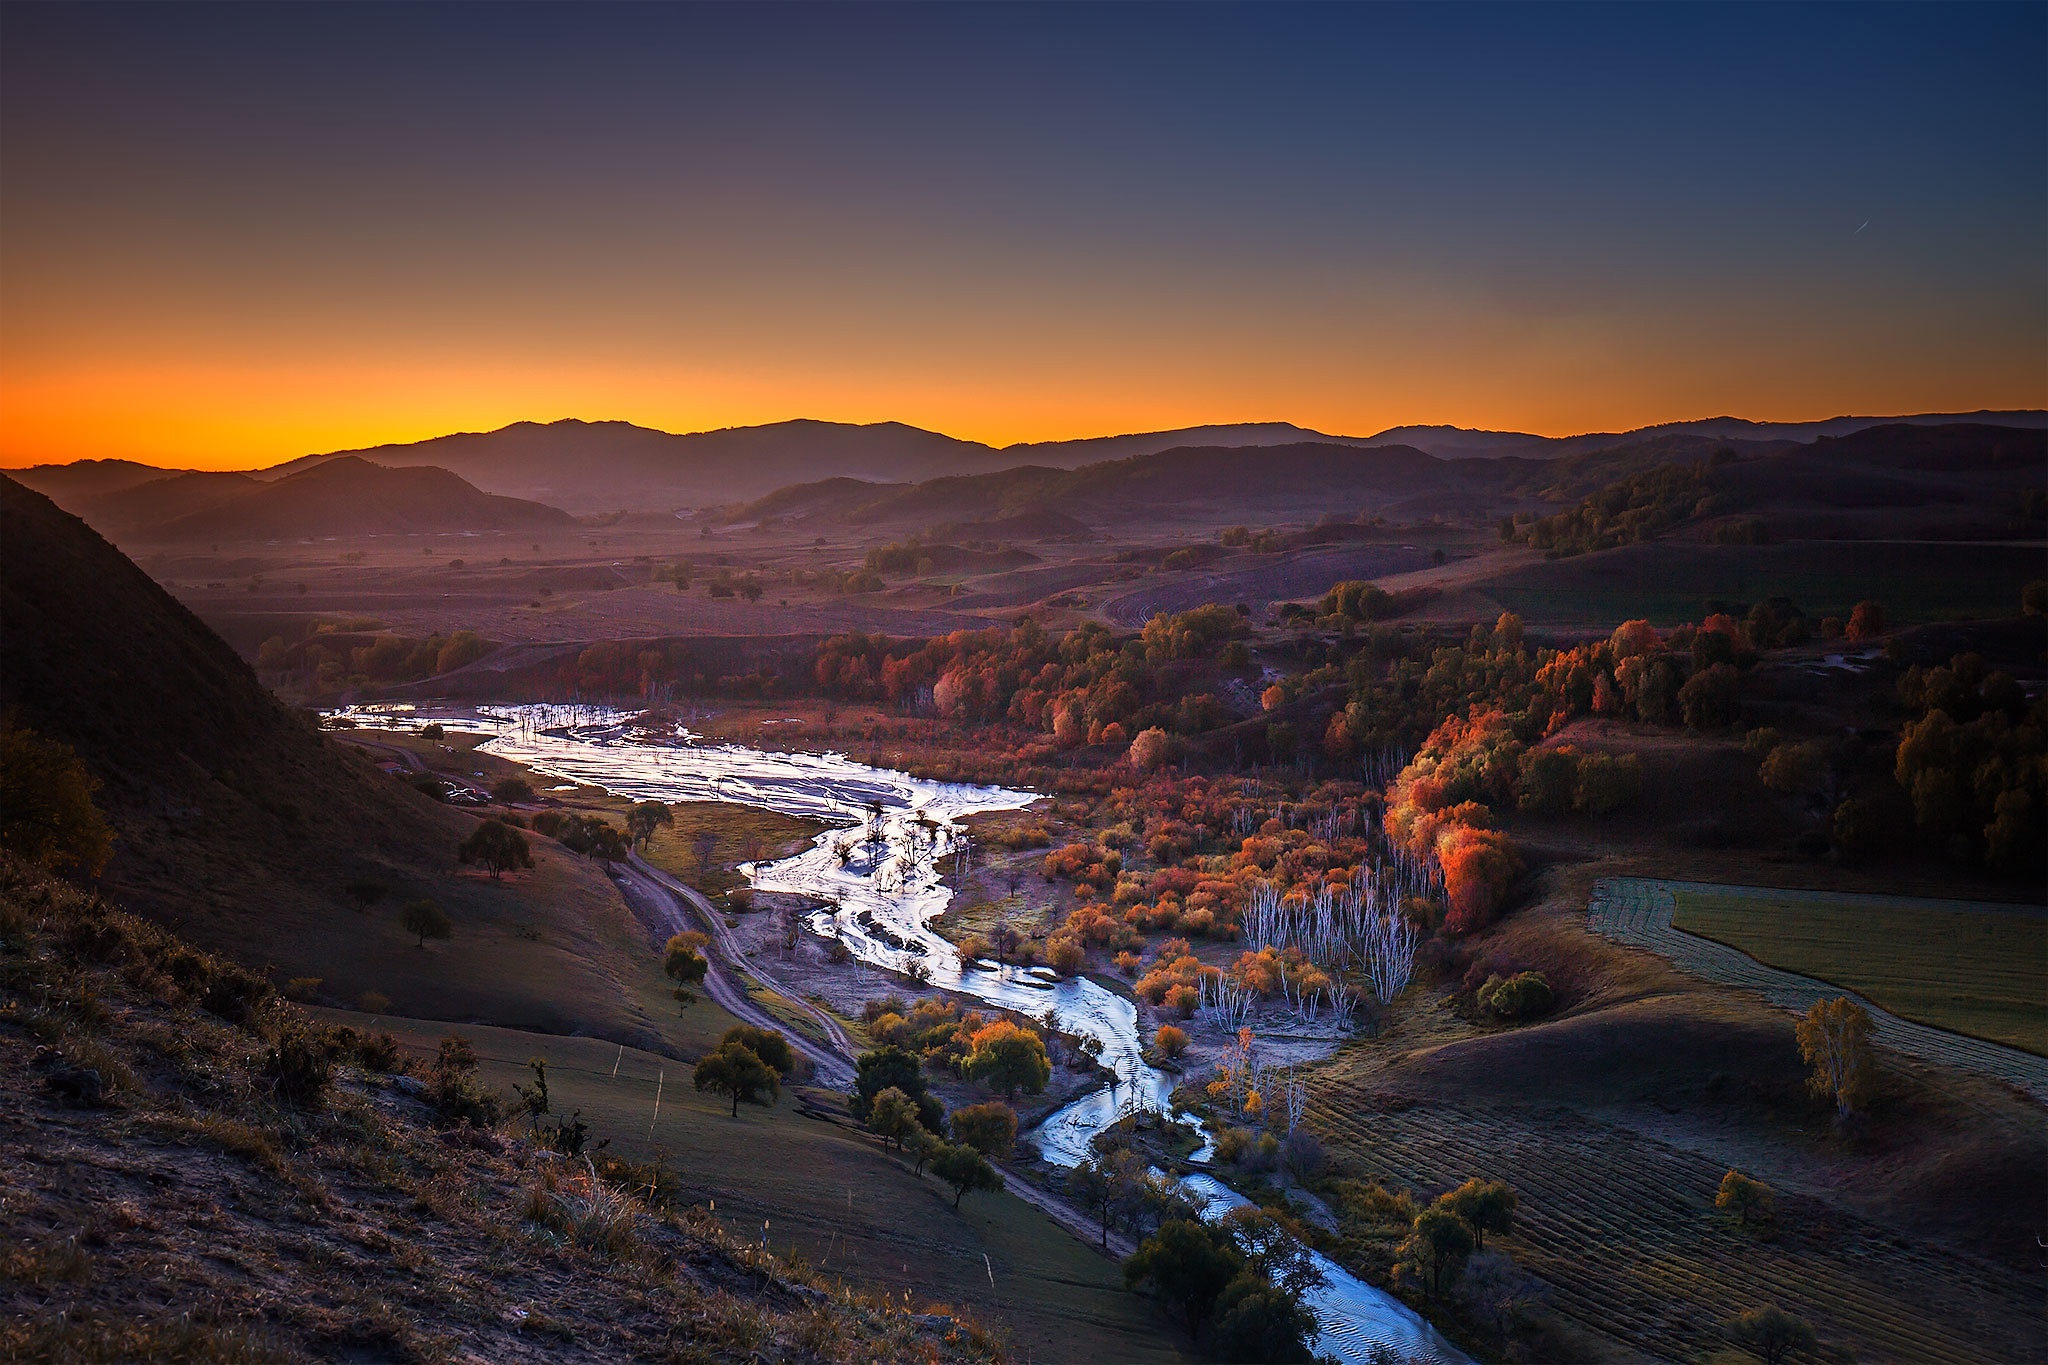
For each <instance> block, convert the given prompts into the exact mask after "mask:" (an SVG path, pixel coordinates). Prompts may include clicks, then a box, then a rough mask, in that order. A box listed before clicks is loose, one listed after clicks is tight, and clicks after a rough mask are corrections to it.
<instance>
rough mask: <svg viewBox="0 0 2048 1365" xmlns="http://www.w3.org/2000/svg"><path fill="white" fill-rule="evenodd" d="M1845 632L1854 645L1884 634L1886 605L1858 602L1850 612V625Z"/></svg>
mask: <svg viewBox="0 0 2048 1365" xmlns="http://www.w3.org/2000/svg"><path fill="white" fill-rule="evenodd" d="M1844 634H1846V635H1847V636H1848V638H1849V643H1850V644H1852V645H1853V644H1861V643H1863V642H1864V641H1865V640H1874V639H1876V638H1877V637H1878V636H1880V635H1882V634H1884V607H1883V606H1882V605H1881V604H1879V603H1876V602H1858V603H1857V604H1856V607H1855V609H1854V610H1853V611H1851V612H1850V613H1849V625H1848V629H1847V630H1846V631H1845V632H1844Z"/></svg>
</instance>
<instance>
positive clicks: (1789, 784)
mask: <svg viewBox="0 0 2048 1365" xmlns="http://www.w3.org/2000/svg"><path fill="white" fill-rule="evenodd" d="M1757 776H1758V777H1759V778H1761V779H1762V780H1763V784H1764V785H1765V786H1766V787H1769V788H1770V789H1771V790H1772V791H1774V792H1786V793H1788V794H1791V795H1797V796H1813V795H1816V794H1818V793H1819V792H1821V791H1822V790H1824V789H1825V788H1826V787H1827V784H1828V754H1827V750H1826V749H1825V748H1824V747H1822V745H1821V744H1820V743H1819V741H1817V740H1807V741H1805V742H1804V743H1801V744H1780V745H1779V746H1778V747H1777V748H1775V749H1773V750H1771V752H1770V753H1769V754H1768V755H1766V756H1765V758H1764V761H1763V764H1762V766H1761V767H1759V768H1758V769H1757Z"/></svg>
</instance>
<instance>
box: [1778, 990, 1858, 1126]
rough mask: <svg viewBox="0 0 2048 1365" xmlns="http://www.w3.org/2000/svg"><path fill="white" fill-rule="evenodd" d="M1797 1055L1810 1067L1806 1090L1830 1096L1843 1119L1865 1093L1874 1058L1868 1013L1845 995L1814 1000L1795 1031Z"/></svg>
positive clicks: (1852, 1110)
mask: <svg viewBox="0 0 2048 1365" xmlns="http://www.w3.org/2000/svg"><path fill="white" fill-rule="evenodd" d="M1796 1033H1797V1036H1798V1039H1799V1055H1800V1056H1801V1057H1803V1058H1804V1059H1805V1060H1806V1064H1807V1065H1808V1066H1810V1067H1812V1068H1813V1074H1812V1075H1811V1076H1809V1077H1807V1080H1806V1084H1807V1088H1809V1089H1810V1090H1812V1091H1813V1093H1814V1094H1816V1095H1821V1096H1825V1097H1830V1098H1832V1099H1833V1100H1834V1102H1835V1109H1836V1111H1837V1112H1838V1113H1840V1114H1841V1115H1842V1116H1843V1117H1845V1118H1846V1117H1847V1116H1848V1115H1849V1114H1850V1113H1852V1112H1854V1110H1855V1108H1856V1106H1857V1105H1858V1104H1859V1103H1861V1102H1862V1100H1863V1098H1864V1096H1865V1095H1867V1094H1868V1093H1869V1089H1870V1082H1871V1079H1872V1078H1871V1072H1872V1069H1873V1067H1874V1059H1873V1057H1872V1056H1871V1052H1870V1014H1869V1012H1868V1011H1867V1010H1865V1009H1864V1008H1863V1006H1861V1005H1859V1004H1857V1003H1856V1002H1855V1001H1854V1000H1851V999H1850V998H1849V997H1848V996H1846V995H1838V996H1836V997H1835V998H1834V999H1832V1000H1816V1001H1815V1002H1814V1004H1813V1008H1812V1009H1810V1010H1808V1011H1807V1012H1806V1015H1805V1017H1804V1018H1802V1019H1801V1020H1800V1021H1799V1024H1798V1026H1797V1029H1796Z"/></svg>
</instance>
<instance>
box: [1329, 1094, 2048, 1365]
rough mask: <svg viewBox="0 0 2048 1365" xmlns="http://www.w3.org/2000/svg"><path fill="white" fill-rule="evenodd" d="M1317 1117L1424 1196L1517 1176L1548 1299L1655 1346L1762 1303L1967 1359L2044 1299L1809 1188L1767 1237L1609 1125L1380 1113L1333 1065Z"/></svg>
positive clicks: (1900, 1350) (1704, 1342)
mask: <svg viewBox="0 0 2048 1365" xmlns="http://www.w3.org/2000/svg"><path fill="white" fill-rule="evenodd" d="M1310 1118H1311V1122H1312V1123H1313V1124H1314V1126H1315V1127H1316V1128H1317V1129H1318V1130H1319V1131H1320V1132H1321V1133H1322V1134H1323V1135H1324V1137H1325V1138H1326V1139H1327V1140H1328V1141H1329V1142H1330V1145H1331V1147H1332V1149H1333V1151H1334V1152H1335V1154H1337V1155H1338V1157H1339V1158H1340V1160H1341V1162H1342V1163H1343V1164H1344V1165H1345V1166H1347V1167H1349V1168H1350V1169H1351V1170H1352V1171H1353V1172H1354V1173H1358V1174H1363V1175H1366V1176H1368V1177H1371V1178H1376V1179H1383V1180H1389V1181H1392V1182H1396V1183H1398V1184H1405V1185H1409V1186H1411V1187H1414V1188H1415V1189H1417V1190H1418V1191H1420V1192H1421V1193H1423V1194H1425V1195H1427V1194H1430V1193H1434V1192H1436V1191H1439V1190H1442V1189H1446V1188H1449V1187H1450V1186H1452V1185H1454V1184H1456V1183H1458V1182H1459V1181H1462V1180H1464V1179H1466V1178H1468V1177H1471V1176H1486V1177H1490V1178H1495V1179H1502V1180H1506V1181H1508V1182H1509V1183H1510V1184H1512V1185H1514V1186H1515V1188H1516V1189H1517V1191H1518V1192H1519V1193H1520V1196H1521V1207H1520V1210H1519V1212H1518V1214H1517V1225H1516V1231H1515V1233H1514V1235H1513V1236H1511V1237H1509V1238H1508V1239H1506V1242H1505V1245H1506V1246H1507V1247H1508V1249H1509V1250H1510V1251H1511V1252H1512V1253H1513V1255H1514V1257H1515V1259H1516V1261H1517V1262H1518V1263H1520V1264H1521V1265H1522V1266H1523V1267H1524V1268H1525V1269H1527V1270H1529V1271H1530V1272H1531V1273H1533V1274H1535V1275H1537V1276H1539V1277H1540V1278H1541V1279H1543V1280H1544V1281H1545V1282H1546V1283H1547V1284H1548V1285H1549V1286H1550V1287H1551V1289H1552V1302H1553V1304H1554V1305H1555V1307H1556V1308H1557V1309H1558V1310H1559V1311H1561V1312H1563V1313H1564V1314H1566V1315H1567V1316H1569V1317H1572V1318H1574V1319H1577V1320H1578V1321H1580V1322H1583V1323H1585V1324H1586V1325H1588V1326H1590V1327H1593V1328H1595V1329H1597V1330H1599V1331H1602V1332H1605V1333H1607V1334H1609V1335H1611V1336H1613V1337H1616V1338H1618V1339H1620V1340H1622V1341H1624V1342H1627V1343H1629V1344H1630V1345H1633V1346H1635V1347H1638V1348H1639V1349H1642V1350H1644V1351H1647V1352H1651V1353H1654V1354H1656V1355H1659V1356H1666V1357H1672V1358H1678V1359H1688V1358H1696V1357H1698V1356H1701V1355H1705V1354H1709V1353H1711V1352H1712V1351H1714V1350H1715V1349H1717V1348H1718V1347H1719V1346H1720V1345H1722V1344H1724V1342H1725V1337H1724V1335H1723V1324H1725V1323H1726V1321H1727V1320H1728V1319H1730V1318H1732V1317H1733V1316H1735V1315H1736V1314H1737V1313H1739V1312H1741V1311H1743V1310H1744V1309H1746V1308H1752V1307H1756V1306H1758V1305H1760V1304H1766V1303H1776V1304H1778V1305H1780V1306H1781V1307H1784V1308H1786V1309H1788V1310H1790V1311H1793V1312H1796V1313H1798V1314H1800V1315H1801V1316H1802V1317H1805V1318H1806V1319H1807V1320H1808V1321H1810V1322H1812V1323H1813V1324H1814V1325H1815V1327H1816V1329H1818V1330H1819V1331H1821V1333H1822V1334H1823V1335H1824V1336H1825V1337H1826V1338H1828V1339H1829V1340H1830V1341H1832V1342H1835V1343H1837V1344H1841V1345H1848V1346H1852V1347H1854V1348H1855V1349H1856V1351H1857V1354H1858V1355H1859V1356H1868V1357H1876V1358H1883V1359H1903V1360H1925V1361H1955V1362H1958V1365H1962V1362H1969V1361H1978V1360H1986V1359H2020V1358H2025V1357H2026V1356H2028V1354H2029V1353H2030V1352H2031V1351H2032V1350H2033V1348H2034V1343H2035V1335H2034V1333H2035V1317H2034V1314H2035V1312H2036V1310H2037V1309H2038V1307H2039V1305H2038V1303H2037V1302H2031V1301H2029V1300H2028V1299H2027V1298H2026V1296H2025V1295H2024V1294H2023V1293H2021V1292H2020V1289H2019V1287H2018V1286H2017V1285H2015V1284H2013V1282H2012V1280H2011V1277H2010V1276H2009V1275H2008V1274H2006V1273H2004V1272H2001V1271H1998V1270H1996V1269H1994V1268H1991V1267H1988V1266H1982V1265H1975V1264H1971V1263H1968V1262H1966V1261H1964V1260H1962V1259H1961V1258H1958V1257H1956V1256H1953V1255H1951V1254H1947V1253H1943V1252H1937V1251H1935V1250H1933V1249H1930V1248H1925V1247H1912V1246H1905V1245H1901V1244H1900V1243H1899V1242H1897V1241H1895V1240H1894V1239H1893V1238H1892V1237H1891V1236H1890V1234H1888V1233H1886V1232H1884V1231H1883V1230H1882V1229H1879V1228H1877V1227H1875V1226H1873V1225H1870V1224H1867V1223H1864V1222H1863V1221H1862V1220H1860V1219H1856V1218H1853V1217H1851V1216H1847V1215H1845V1214H1843V1213H1842V1212H1841V1211H1839V1210H1836V1209H1833V1208H1830V1207H1828V1206H1826V1205H1823V1204H1821V1203H1819V1202H1818V1201H1813V1200H1807V1199H1799V1198H1787V1199H1784V1200H1782V1201H1781V1212H1782V1213H1783V1215H1784V1223H1785V1226H1784V1229H1783V1231H1782V1232H1780V1233H1779V1234H1778V1235H1777V1236H1776V1237H1773V1238H1771V1239H1768V1240H1760V1239H1758V1238H1756V1237H1754V1236H1751V1235H1749V1234H1746V1233H1743V1232H1740V1231H1739V1230H1737V1229H1735V1228H1732V1227H1730V1226H1729V1225H1727V1224H1726V1223H1725V1222H1723V1221H1722V1220H1721V1218H1720V1217H1719V1216H1718V1215H1716V1213H1715V1211H1714V1208H1713V1199H1714V1192H1715V1189H1716V1188H1717V1186H1718V1185H1719V1183H1720V1179H1721V1176H1722V1174H1723V1170H1724V1168H1723V1167H1721V1166H1720V1165H1718V1164H1716V1163H1713V1162H1710V1161H1708V1160H1706V1159H1705V1158H1703V1157H1700V1156H1697V1155H1695V1154H1692V1153H1688V1152H1684V1151H1680V1150H1678V1149H1676V1148H1671V1147H1668V1146H1665V1145H1663V1144H1661V1143H1658V1142H1655V1141H1652V1140H1649V1139H1645V1138H1642V1137H1639V1136H1637V1135H1634V1134H1631V1133H1629V1132H1627V1131H1625V1130H1622V1129H1619V1128H1614V1127H1610V1126H1607V1125H1603V1124H1598V1123H1595V1122H1593V1121H1590V1120H1586V1119H1583V1118H1579V1117H1577V1116H1574V1115H1570V1114H1566V1113H1563V1112H1561V1111H1556V1110H1524V1111H1521V1112H1520V1113H1518V1114H1513V1115H1508V1116H1503V1115H1502V1114H1501V1113H1500V1112H1499V1111H1495V1112H1490V1113H1480V1112H1474V1111H1465V1110H1458V1109H1446V1108H1437V1107H1430V1108H1422V1107H1417V1108H1411V1109H1403V1110H1399V1111H1396V1112H1386V1111H1384V1110H1382V1109H1380V1108H1379V1107H1378V1106H1376V1105H1375V1104H1374V1103H1373V1101H1372V1100H1371V1098H1370V1097H1369V1096H1368V1095H1367V1094H1365V1093H1363V1092H1362V1090H1361V1089H1360V1088H1359V1087H1356V1086H1354V1085H1351V1084H1348V1083H1346V1082H1345V1081H1344V1080H1343V1079H1342V1076H1341V1073H1339V1074H1337V1075H1330V1074H1329V1073H1325V1076H1324V1078H1323V1083H1322V1084H1320V1085H1319V1086H1318V1088H1317V1094H1316V1100H1315V1102H1314V1103H1312V1105H1311V1107H1310Z"/></svg>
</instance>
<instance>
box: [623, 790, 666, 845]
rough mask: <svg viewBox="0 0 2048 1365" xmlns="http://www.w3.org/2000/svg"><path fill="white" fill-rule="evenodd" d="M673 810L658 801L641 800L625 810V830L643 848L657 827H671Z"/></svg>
mask: <svg viewBox="0 0 2048 1365" xmlns="http://www.w3.org/2000/svg"><path fill="white" fill-rule="evenodd" d="M675 823H676V817H675V812H674V811H671V810H670V809H669V808H668V807H667V806H666V805H665V804H663V803H662V802H660V801H642V802H640V803H639V804H638V805H636V806H634V807H633V809H631V810H629V811H627V812H626V832H627V833H628V834H629V835H631V836H632V839H633V842H634V843H636V844H638V845H640V847H641V848H642V849H643V850H644V849H645V848H646V847H647V845H648V843H649V842H650V841H651V840H652V839H653V838H654V831H656V830H657V829H672V828H674V826H675Z"/></svg>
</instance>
